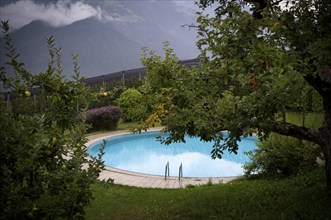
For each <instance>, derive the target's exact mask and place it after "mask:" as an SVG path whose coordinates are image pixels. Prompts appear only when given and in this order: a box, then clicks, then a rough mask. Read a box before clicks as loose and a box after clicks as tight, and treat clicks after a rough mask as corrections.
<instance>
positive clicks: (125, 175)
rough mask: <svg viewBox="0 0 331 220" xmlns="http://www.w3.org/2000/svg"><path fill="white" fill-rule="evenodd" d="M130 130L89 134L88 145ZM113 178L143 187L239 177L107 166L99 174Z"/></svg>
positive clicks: (158, 186)
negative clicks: (153, 172) (168, 173)
mask: <svg viewBox="0 0 331 220" xmlns="http://www.w3.org/2000/svg"><path fill="white" fill-rule="evenodd" d="M159 130H160V128H156V129H151V130H149V131H159ZM127 133H128V131H114V132H108V133H102V134H96V135H91V136H88V137H87V138H88V140H89V141H88V142H87V146H90V145H91V144H92V143H93V142H95V141H99V140H102V139H106V138H108V137H113V136H117V135H121V134H127ZM109 178H111V179H113V180H114V183H115V184H122V185H128V186H137V187H143V188H172V189H174V188H182V187H185V186H187V185H203V184H207V183H209V182H211V183H213V184H219V183H228V182H230V181H232V180H234V179H237V178H238V177H217V178H215V177H212V178H190V177H183V178H181V179H180V180H179V178H178V177H167V179H165V177H164V176H157V175H149V174H142V173H136V172H130V171H126V170H121V169H117V168H114V167H109V166H106V169H105V170H104V171H102V173H101V174H100V176H99V179H100V180H107V179H109Z"/></svg>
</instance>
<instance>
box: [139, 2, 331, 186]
mask: <svg viewBox="0 0 331 220" xmlns="http://www.w3.org/2000/svg"><path fill="white" fill-rule="evenodd" d="M198 5H199V6H200V7H201V8H202V9H205V8H206V7H209V6H211V5H217V8H216V9H215V16H210V15H208V14H207V15H205V14H204V13H203V12H200V13H199V18H198V19H197V22H198V25H196V28H197V30H198V34H199V36H200V39H199V40H198V42H197V45H198V47H199V48H200V50H201V60H202V61H201V67H200V68H199V69H192V68H185V67H182V66H180V65H179V64H178V59H177V57H176V56H175V55H174V54H173V52H172V51H171V50H169V49H166V51H165V53H166V55H165V58H164V59H161V58H160V57H158V56H156V55H155V54H154V53H153V52H149V53H145V56H144V59H143V63H144V65H145V66H146V68H147V71H148V73H147V84H146V86H145V88H146V90H148V91H150V93H153V92H154V93H155V92H156V93H160V92H161V91H163V92H164V93H165V94H164V98H163V100H160V102H159V103H158V104H157V106H158V108H155V114H154V116H153V117H154V118H156V119H157V120H160V121H162V123H163V124H164V125H165V130H166V131H168V132H169V133H170V137H169V138H168V139H166V140H164V141H165V142H166V143H169V142H172V141H177V140H184V134H185V133H187V134H189V135H195V136H199V137H201V138H202V139H204V140H214V141H215V145H214V146H213V150H212V155H213V157H221V154H222V152H223V150H225V149H228V150H229V151H231V152H236V150H237V149H238V145H237V141H240V136H242V135H244V136H246V135H251V134H252V132H253V131H254V132H257V134H258V135H259V136H261V137H262V136H263V137H266V136H267V135H268V134H269V133H270V132H276V133H278V134H281V135H286V136H291V137H295V138H299V139H302V140H306V141H310V142H313V143H316V144H319V145H320V147H321V150H322V152H323V155H324V159H325V170H326V176H327V187H328V189H331V54H330V51H331V13H330V11H331V2H330V1H329V0H300V1H299V0H296V1H285V0H284V1H281V0H247V1H246V0H229V1H223V0H202V1H200V2H199V3H198ZM307 97H313V99H322V103H323V111H324V122H323V125H322V126H321V127H320V128H318V129H312V128H308V127H305V126H303V125H302V126H298V125H295V124H291V123H289V122H288V121H286V111H289V110H292V111H293V110H296V111H298V110H300V111H303V112H304V111H308V110H309V108H310V107H311V103H309V102H311V101H309V100H311V99H310V98H307ZM309 106H310V107H309ZM160 107H162V108H160ZM165 110H166V111H165ZM164 113H166V114H164ZM155 115H156V116H157V117H155ZM224 129H226V130H228V131H229V137H227V138H225V144H223V145H222V144H220V140H221V139H223V137H222V134H221V133H220V131H222V130H224Z"/></svg>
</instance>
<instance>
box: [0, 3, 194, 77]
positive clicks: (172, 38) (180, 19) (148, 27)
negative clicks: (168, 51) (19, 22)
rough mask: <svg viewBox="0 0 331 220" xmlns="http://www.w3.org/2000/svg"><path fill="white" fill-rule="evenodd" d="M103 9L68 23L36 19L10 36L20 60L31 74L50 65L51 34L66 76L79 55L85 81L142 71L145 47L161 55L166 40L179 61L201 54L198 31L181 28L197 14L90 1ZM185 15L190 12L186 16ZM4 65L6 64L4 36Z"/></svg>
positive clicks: (168, 5)
mask: <svg viewBox="0 0 331 220" xmlns="http://www.w3.org/2000/svg"><path fill="white" fill-rule="evenodd" d="M87 2H88V3H89V4H90V5H91V6H93V7H95V8H98V9H100V10H102V11H103V14H102V17H89V18H86V19H83V20H79V21H76V22H74V23H71V24H69V25H65V26H58V27H54V26H51V25H50V24H48V23H46V22H44V21H40V20H35V21H32V22H31V23H29V24H27V25H25V26H23V27H21V28H19V29H17V30H15V31H13V32H12V35H11V36H12V38H13V43H14V45H15V47H16V48H17V50H18V51H19V52H20V53H21V60H22V61H23V62H24V63H25V65H26V67H27V68H28V69H29V70H31V71H32V72H33V73H38V72H41V71H44V70H45V69H46V68H47V63H48V59H49V56H48V49H47V45H46V37H48V36H51V35H53V36H54V37H55V41H56V43H57V46H58V47H61V48H62V51H61V52H62V59H63V62H62V66H63V68H64V73H65V74H67V75H72V73H73V71H72V58H71V54H72V53H78V55H79V60H78V62H79V65H80V70H81V73H82V75H83V76H84V77H92V76H97V75H103V74H108V73H112V72H116V71H121V70H128V69H132V68H138V67H141V64H140V58H141V53H142V52H141V49H142V47H145V46H147V47H149V48H150V49H152V50H154V51H156V52H157V53H158V54H160V55H162V52H161V49H162V47H163V42H164V41H169V42H170V47H172V48H174V50H175V53H176V54H177V55H178V57H179V58H180V59H191V58H195V57H197V56H198V50H197V49H196V46H195V41H196V33H195V32H194V31H192V30H190V31H188V30H187V29H184V28H182V27H181V25H183V24H191V23H193V22H194V21H195V15H194V14H193V13H192V12H191V11H190V10H188V9H185V8H183V7H180V6H179V5H177V4H176V3H175V2H173V1H150V2H149V1H87ZM186 12H187V13H186ZM0 43H1V52H0V56H1V57H0V58H1V62H0V63H1V65H2V66H3V65H4V63H5V62H6V61H7V58H6V57H5V55H4V50H3V38H1V42H0Z"/></svg>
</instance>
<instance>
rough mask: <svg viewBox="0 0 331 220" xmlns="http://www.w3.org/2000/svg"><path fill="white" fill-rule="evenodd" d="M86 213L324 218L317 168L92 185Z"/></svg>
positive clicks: (326, 207) (94, 215)
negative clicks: (173, 182) (157, 183)
mask: <svg viewBox="0 0 331 220" xmlns="http://www.w3.org/2000/svg"><path fill="white" fill-rule="evenodd" d="M93 189H94V191H95V197H96V199H95V200H93V201H92V203H91V206H90V207H87V208H86V213H87V214H86V218H87V219H100V220H101V219H114V220H116V219H120V220H122V219H128V220H129V219H132V220H133V219H160V220H161V219H167V220H168V219H204V220H206V219H329V218H330V216H331V210H330V208H329V207H330V206H331V200H330V199H331V198H330V195H329V196H328V194H327V193H326V190H325V175H324V171H323V170H322V169H317V170H313V171H311V172H309V173H304V174H301V175H299V176H293V177H291V178H269V179H242V180H237V181H233V182H231V183H228V184H220V185H213V186H200V187H199V186H197V187H191V188H184V189H144V188H137V187H128V186H121V185H114V186H113V187H110V188H109V189H105V188H104V187H102V186H100V185H99V184H95V185H94V186H93Z"/></svg>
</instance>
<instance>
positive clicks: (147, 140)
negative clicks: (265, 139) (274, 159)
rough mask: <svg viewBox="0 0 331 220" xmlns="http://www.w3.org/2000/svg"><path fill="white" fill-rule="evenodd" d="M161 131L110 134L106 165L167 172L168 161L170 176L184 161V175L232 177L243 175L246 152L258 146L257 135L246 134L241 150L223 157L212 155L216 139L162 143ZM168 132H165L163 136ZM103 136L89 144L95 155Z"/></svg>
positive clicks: (157, 172) (150, 171) (106, 148)
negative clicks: (160, 138)
mask: <svg viewBox="0 0 331 220" xmlns="http://www.w3.org/2000/svg"><path fill="white" fill-rule="evenodd" d="M159 135H160V132H145V133H142V134H125V135H119V136H115V137H110V138H108V139H106V140H107V144H106V147H105V155H104V156H103V160H104V161H105V165H107V166H111V167H115V168H118V169H123V170H127V171H133V172H139V173H145V174H154V175H164V174H165V166H166V164H167V162H169V171H170V176H178V173H179V166H180V164H182V167H183V176H184V177H229V176H240V175H243V168H242V165H243V164H244V163H245V162H248V161H249V158H248V156H247V155H245V154H244V152H247V151H250V150H253V149H255V148H256V141H257V138H256V137H247V138H243V139H242V141H241V142H239V143H238V144H239V150H238V154H233V153H232V154H230V153H229V152H227V151H225V152H224V154H223V158H222V159H215V160H213V159H211V154H210V152H211V150H212V145H213V143H211V142H204V141H201V140H200V139H199V138H195V137H193V138H189V137H186V138H185V140H186V143H173V144H170V145H164V144H161V143H160V142H159V141H157V140H156V137H157V136H159ZM164 135H165V134H163V136H164ZM101 145H102V140H100V141H96V142H94V143H92V144H91V145H90V146H89V148H88V153H89V154H90V155H91V156H96V155H97V154H98V152H99V149H100V147H101Z"/></svg>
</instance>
